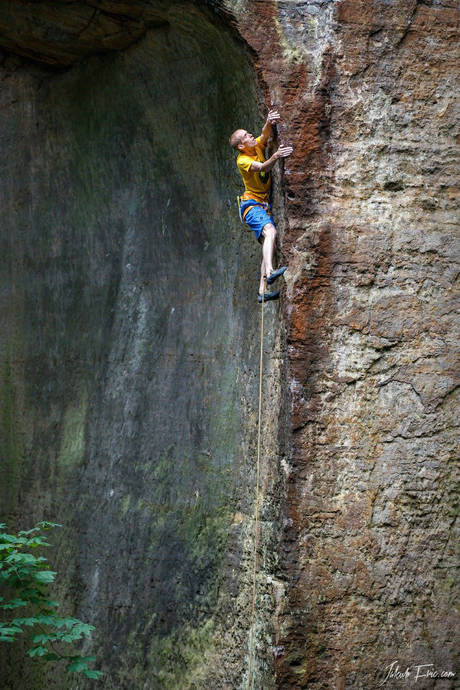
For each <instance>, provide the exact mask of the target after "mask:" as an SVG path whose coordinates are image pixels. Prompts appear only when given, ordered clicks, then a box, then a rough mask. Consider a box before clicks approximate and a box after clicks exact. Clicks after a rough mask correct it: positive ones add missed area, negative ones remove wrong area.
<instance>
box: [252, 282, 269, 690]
mask: <svg viewBox="0 0 460 690" xmlns="http://www.w3.org/2000/svg"><path fill="white" fill-rule="evenodd" d="M266 284H267V278H266V277H265V278H264V287H263V292H262V303H261V304H262V314H261V320H260V358H259V416H258V429H257V472H256V506H255V520H254V522H255V534H254V550H253V573H252V605H251V627H250V636H249V668H248V685H247V690H251V687H252V673H253V659H254V623H255V610H256V578H257V565H258V547H259V483H260V446H261V426H262V366H263V351H264V350H263V348H264V304H265V288H266Z"/></svg>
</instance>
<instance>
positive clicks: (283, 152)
mask: <svg viewBox="0 0 460 690" xmlns="http://www.w3.org/2000/svg"><path fill="white" fill-rule="evenodd" d="M293 151H294V149H293V148H292V146H280V147H279V149H278V151H277V152H276V157H277V158H287V157H288V156H290V155H291V153H292V152H293Z"/></svg>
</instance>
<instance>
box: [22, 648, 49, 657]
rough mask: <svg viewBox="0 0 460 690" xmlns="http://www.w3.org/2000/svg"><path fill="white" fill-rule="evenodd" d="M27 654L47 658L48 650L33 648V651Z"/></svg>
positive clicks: (30, 650)
mask: <svg viewBox="0 0 460 690" xmlns="http://www.w3.org/2000/svg"><path fill="white" fill-rule="evenodd" d="M27 654H28V655H29V656H32V657H33V656H45V654H48V650H47V649H46V647H42V646H40V647H33V649H29V650H28V652H27Z"/></svg>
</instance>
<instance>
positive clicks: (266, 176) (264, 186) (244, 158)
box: [236, 137, 271, 202]
mask: <svg viewBox="0 0 460 690" xmlns="http://www.w3.org/2000/svg"><path fill="white" fill-rule="evenodd" d="M256 141H257V145H256V148H255V152H254V155H252V156H249V155H248V154H247V153H240V154H239V155H238V157H237V159H236V164H237V166H238V170H239V171H240V173H241V177H242V178H243V182H244V194H243V195H242V196H241V199H242V200H243V201H247V200H248V199H256V201H262V202H264V201H268V197H269V194H270V185H271V175H270V172H260V171H252V172H251V171H250V167H251V165H252V163H254V161H257V162H259V163H264V162H265V156H264V152H263V149H262V147H261V146H260V145H259V142H260V137H257V139H256Z"/></svg>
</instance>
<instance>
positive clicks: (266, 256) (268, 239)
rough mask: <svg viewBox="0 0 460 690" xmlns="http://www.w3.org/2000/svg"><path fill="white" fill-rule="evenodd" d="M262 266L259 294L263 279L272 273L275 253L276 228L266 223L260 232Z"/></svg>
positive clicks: (261, 289) (262, 289) (261, 290)
mask: <svg viewBox="0 0 460 690" xmlns="http://www.w3.org/2000/svg"><path fill="white" fill-rule="evenodd" d="M262 236H263V245H262V265H261V267H260V286H259V294H262V293H263V292H264V278H265V277H266V276H269V275H270V273H272V271H273V253H274V251H275V239H276V228H275V226H274V225H273V223H267V224H266V225H264V229H263V230H262Z"/></svg>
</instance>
